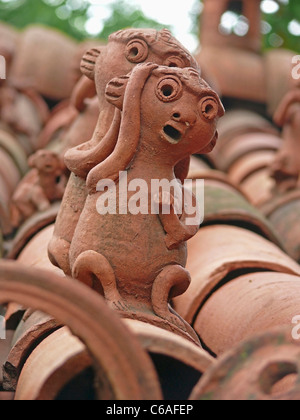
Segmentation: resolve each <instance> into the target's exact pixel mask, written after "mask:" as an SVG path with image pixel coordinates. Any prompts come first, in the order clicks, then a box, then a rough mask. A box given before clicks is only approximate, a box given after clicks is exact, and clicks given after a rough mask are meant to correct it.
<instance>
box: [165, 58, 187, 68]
mask: <svg viewBox="0 0 300 420" xmlns="http://www.w3.org/2000/svg"><path fill="white" fill-rule="evenodd" d="M165 66H167V67H178V68H180V69H183V68H185V67H186V64H185V63H184V62H183V60H182V59H181V58H180V57H176V56H174V57H168V58H167V59H166V61H165Z"/></svg>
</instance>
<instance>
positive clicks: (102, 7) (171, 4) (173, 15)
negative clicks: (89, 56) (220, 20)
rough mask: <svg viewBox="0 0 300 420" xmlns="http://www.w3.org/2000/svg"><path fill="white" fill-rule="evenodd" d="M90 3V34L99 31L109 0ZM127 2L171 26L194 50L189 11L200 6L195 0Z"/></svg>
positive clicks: (129, 0) (137, 0) (182, 41)
mask: <svg viewBox="0 0 300 420" xmlns="http://www.w3.org/2000/svg"><path fill="white" fill-rule="evenodd" d="M89 2H90V3H91V5H92V8H91V18H90V20H89V21H88V23H87V26H86V29H87V30H88V32H90V33H91V34H92V33H93V30H94V31H95V32H97V31H99V21H101V20H103V19H105V18H106V17H107V16H109V9H108V7H107V6H108V5H109V4H110V3H111V0H89ZM127 2H128V3H129V4H132V5H137V6H139V7H140V8H141V9H142V11H143V12H144V14H145V15H146V16H147V17H149V18H152V19H154V20H156V21H158V22H159V23H162V24H165V25H170V26H172V32H173V34H174V36H175V37H176V38H177V39H178V40H179V41H180V42H181V43H182V44H183V45H184V46H185V47H186V48H188V49H189V50H190V51H194V50H196V48H197V46H198V40H197V38H196V37H195V36H194V35H192V34H191V33H190V32H191V26H192V19H191V16H190V13H192V12H193V10H194V8H195V7H197V6H198V8H199V7H200V6H201V4H200V3H199V2H198V1H197V0H127Z"/></svg>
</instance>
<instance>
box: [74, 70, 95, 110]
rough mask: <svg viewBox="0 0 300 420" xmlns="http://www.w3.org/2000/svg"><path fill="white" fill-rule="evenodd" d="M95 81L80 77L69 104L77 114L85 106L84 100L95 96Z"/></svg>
mask: <svg viewBox="0 0 300 420" xmlns="http://www.w3.org/2000/svg"><path fill="white" fill-rule="evenodd" d="M96 94H97V92H96V86H95V81H94V80H91V79H88V78H87V77H86V76H82V77H81V79H80V80H79V81H78V82H77V84H76V86H75V88H74V90H73V92H72V96H71V104H72V105H73V106H74V108H76V109H77V110H78V111H79V112H82V111H83V110H84V108H85V106H86V104H85V100H86V99H87V98H93V97H94V96H96Z"/></svg>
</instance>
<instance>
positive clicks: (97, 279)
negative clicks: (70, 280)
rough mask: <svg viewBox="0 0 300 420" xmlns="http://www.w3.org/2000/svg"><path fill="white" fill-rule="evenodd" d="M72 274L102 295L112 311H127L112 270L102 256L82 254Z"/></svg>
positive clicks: (93, 252) (91, 253)
mask: <svg viewBox="0 0 300 420" xmlns="http://www.w3.org/2000/svg"><path fill="white" fill-rule="evenodd" d="M72 274H73V277H74V278H75V279H77V280H79V281H81V282H82V283H85V284H86V285H87V286H89V287H90V288H92V289H94V290H96V291H97V292H98V293H100V294H102V295H103V296H104V297H105V300H106V301H107V303H108V304H109V306H111V307H112V308H113V309H115V310H120V311H124V310H125V311H126V310H127V307H126V305H125V303H124V301H123V299H122V298H121V296H120V294H119V292H118V289H117V281H116V277H115V273H114V270H113V268H112V266H111V265H110V263H109V261H108V260H107V259H106V258H105V257H104V256H103V255H101V254H99V253H98V252H95V251H92V250H90V251H85V252H83V253H82V254H80V255H79V257H77V259H76V261H75V264H74V266H73V270H72Z"/></svg>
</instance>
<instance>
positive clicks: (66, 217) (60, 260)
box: [48, 174, 87, 276]
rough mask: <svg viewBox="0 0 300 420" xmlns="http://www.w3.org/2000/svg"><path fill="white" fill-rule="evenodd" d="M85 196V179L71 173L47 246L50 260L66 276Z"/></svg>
mask: <svg viewBox="0 0 300 420" xmlns="http://www.w3.org/2000/svg"><path fill="white" fill-rule="evenodd" d="M86 197H87V190H86V187H85V181H84V180H83V179H81V178H78V177H76V176H75V175H74V174H71V176H70V179H69V182H68V185H67V188H66V192H65V195H64V198H63V201H62V203H61V207H60V210H59V213H58V216H57V219H56V223H55V229H54V234H53V238H52V239H51V241H50V244H49V247H48V255H49V258H50V261H51V262H52V264H53V265H55V266H56V267H59V268H61V269H62V270H63V271H64V273H65V274H66V275H67V276H70V275H71V268H70V260H69V251H70V246H71V242H72V239H73V236H74V232H75V229H76V226H77V223H78V221H79V218H80V215H81V213H82V210H83V208H84V205H85V201H86Z"/></svg>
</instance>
